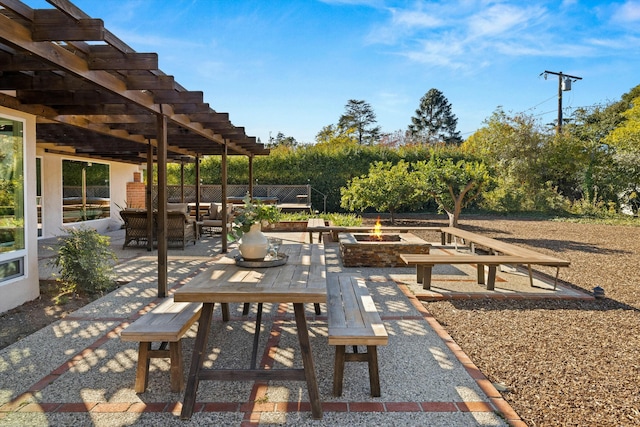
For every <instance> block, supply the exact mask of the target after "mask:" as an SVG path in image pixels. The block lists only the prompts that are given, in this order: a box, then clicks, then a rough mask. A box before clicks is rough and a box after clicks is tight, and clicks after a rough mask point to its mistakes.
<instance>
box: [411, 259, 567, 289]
mask: <svg viewBox="0 0 640 427" xmlns="http://www.w3.org/2000/svg"><path fill="white" fill-rule="evenodd" d="M400 259H402V260H403V261H404V262H405V263H406V264H408V265H415V266H416V277H417V281H418V283H422V287H423V289H431V272H432V269H433V266H434V265H440V264H443V265H453V264H469V265H473V264H475V265H477V270H478V272H477V276H478V284H481V285H483V284H485V277H484V266H485V265H486V266H488V267H489V273H488V275H487V280H486V285H487V290H489V291H493V290H494V289H495V283H496V269H497V267H498V266H499V265H501V264H512V265H527V267H528V269H529V280H530V283H531V286H533V271H532V270H531V265H532V264H535V265H550V266H554V267H556V268H557V271H556V283H555V284H554V287H553V288H554V289H555V288H556V285H557V281H558V271H559V270H560V267H568V266H569V261H563V260H558V259H553V258H551V257H546V256H544V255H539V256H531V255H527V256H513V255H476V254H472V255H432V254H401V255H400Z"/></svg>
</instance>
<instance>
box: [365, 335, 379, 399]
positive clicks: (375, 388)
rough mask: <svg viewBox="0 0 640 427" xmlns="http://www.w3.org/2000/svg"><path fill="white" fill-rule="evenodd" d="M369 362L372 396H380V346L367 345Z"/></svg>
mask: <svg viewBox="0 0 640 427" xmlns="http://www.w3.org/2000/svg"><path fill="white" fill-rule="evenodd" d="M367 355H368V362H369V385H370V387H371V396H373V397H380V394H381V393H380V375H379V373H378V348H377V347H376V346H375V345H368V346H367Z"/></svg>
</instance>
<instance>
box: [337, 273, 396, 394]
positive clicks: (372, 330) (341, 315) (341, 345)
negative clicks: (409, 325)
mask: <svg viewBox="0 0 640 427" xmlns="http://www.w3.org/2000/svg"><path fill="white" fill-rule="evenodd" d="M327 319H328V324H329V345H335V346H336V353H335V364H334V372H333V394H334V395H335V396H340V395H342V383H343V377H344V364H345V362H367V363H368V365H369V384H370V387H371V395H372V396H375V397H378V396H380V375H379V372H378V351H377V346H379V345H387V344H388V342H389V335H388V334H387V330H386V329H385V327H384V324H383V323H382V320H381V319H380V315H379V314H378V311H377V310H376V306H375V304H374V302H373V299H372V298H371V295H369V291H368V290H367V286H366V284H365V282H364V279H362V278H359V277H355V276H351V275H346V274H336V275H330V276H329V277H327ZM358 345H362V346H366V347H367V351H366V353H358V352H357V346H358ZM346 346H353V350H354V352H353V353H347V352H346Z"/></svg>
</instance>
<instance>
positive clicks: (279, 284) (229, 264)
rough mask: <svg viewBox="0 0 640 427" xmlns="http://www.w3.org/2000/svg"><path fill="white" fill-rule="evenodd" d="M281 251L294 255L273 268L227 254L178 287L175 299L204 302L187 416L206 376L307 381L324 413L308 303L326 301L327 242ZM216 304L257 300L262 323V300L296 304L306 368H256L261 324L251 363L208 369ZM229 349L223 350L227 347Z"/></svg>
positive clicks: (314, 406) (316, 409)
mask: <svg viewBox="0 0 640 427" xmlns="http://www.w3.org/2000/svg"><path fill="white" fill-rule="evenodd" d="M280 252H284V253H286V254H287V255H288V256H289V258H288V260H287V263H286V264H284V265H282V266H279V267H270V268H244V267H239V266H237V265H236V264H235V261H234V259H232V258H229V257H225V258H222V259H220V260H219V261H218V262H216V263H215V265H213V266H212V267H210V268H208V269H207V270H205V271H204V272H202V273H200V274H199V275H198V276H196V277H194V279H193V280H191V281H190V282H189V283H187V284H186V285H184V286H183V287H182V288H180V289H178V290H177V291H176V292H175V294H174V299H175V301H182V302H201V303H203V307H202V313H201V315H200V320H199V322H198V332H197V336H196V340H195V344H194V351H193V358H192V361H191V368H190V371H189V377H188V380H187V386H186V390H185V395H184V402H183V406H182V413H181V418H182V419H189V418H191V415H192V413H193V409H194V405H195V399H196V393H197V391H198V384H199V382H200V381H202V380H219V381H243V380H246V381H255V380H269V379H274V380H275V379H278V380H295V381H306V383H307V389H308V391H309V400H310V403H311V412H312V414H313V417H314V418H316V419H319V418H322V405H321V402H320V394H319V391H318V382H317V379H316V372H315V367H314V362H313V356H312V353H311V347H310V344H309V331H308V329H307V322H306V318H305V313H304V304H305V303H324V302H326V300H327V279H326V268H325V255H324V246H323V245H310V244H302V245H283V246H282V247H281V248H280ZM215 303H258V304H259V310H258V319H257V322H260V313H261V310H260V308H261V304H263V303H276V304H277V303H293V307H294V312H295V319H296V327H297V332H298V340H299V342H300V350H301V355H302V362H303V369H269V370H264V369H256V367H255V354H256V349H257V344H258V339H257V337H258V335H257V334H259V331H260V326H259V325H256V335H255V336H254V343H253V346H254V348H253V353H252V360H251V366H249V368H247V369H224V368H221V367H217V368H215V369H204V368H203V362H204V360H205V359H206V354H205V353H206V349H207V343H208V341H209V332H210V325H211V318H212V314H213V309H214V304H215ZM223 308H224V306H223ZM224 350H225V349H222V351H224Z"/></svg>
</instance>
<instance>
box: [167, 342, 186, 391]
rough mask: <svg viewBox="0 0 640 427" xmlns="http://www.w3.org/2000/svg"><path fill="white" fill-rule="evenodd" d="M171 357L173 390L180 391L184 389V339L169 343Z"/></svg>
mask: <svg viewBox="0 0 640 427" xmlns="http://www.w3.org/2000/svg"><path fill="white" fill-rule="evenodd" d="M169 354H170V356H169V358H170V359H171V391H172V392H174V393H179V392H181V391H182V390H184V376H183V375H182V341H181V340H178V341H175V342H171V343H169Z"/></svg>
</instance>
